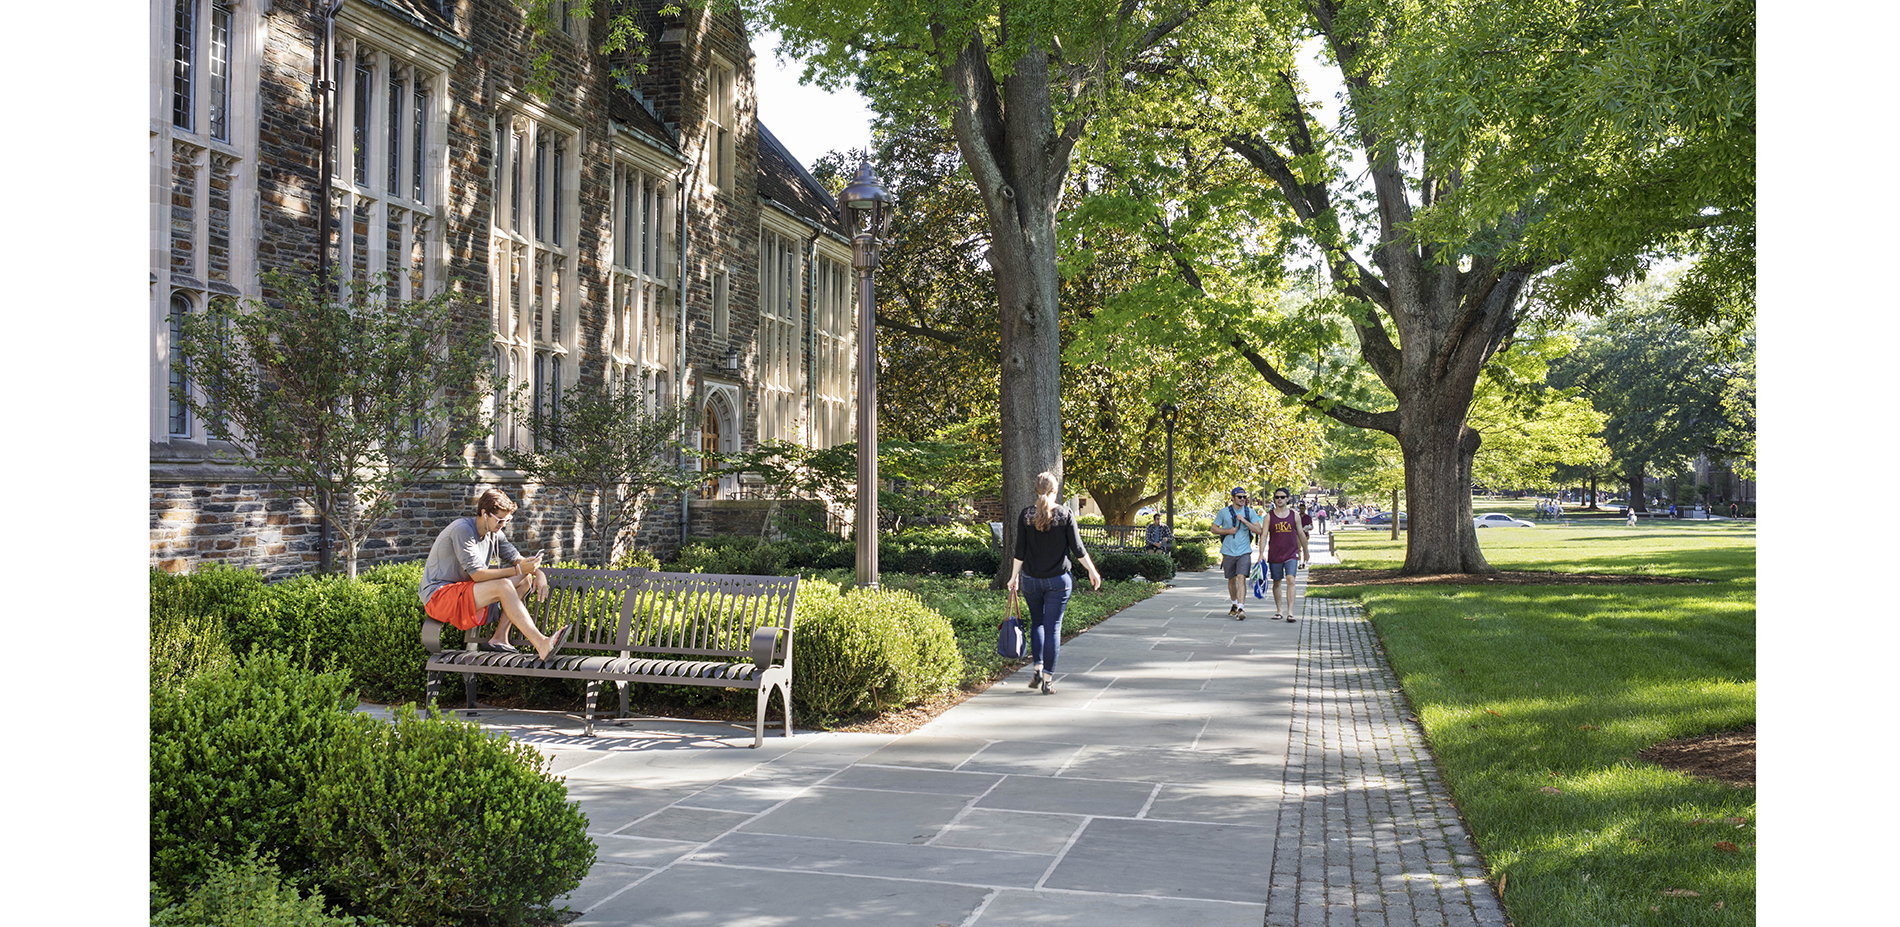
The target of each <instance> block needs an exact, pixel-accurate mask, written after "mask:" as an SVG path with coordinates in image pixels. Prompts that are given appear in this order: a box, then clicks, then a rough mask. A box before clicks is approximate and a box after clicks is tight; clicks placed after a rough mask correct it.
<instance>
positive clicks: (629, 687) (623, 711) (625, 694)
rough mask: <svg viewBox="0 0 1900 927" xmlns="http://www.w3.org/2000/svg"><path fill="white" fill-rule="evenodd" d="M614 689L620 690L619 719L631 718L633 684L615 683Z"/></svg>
mask: <svg viewBox="0 0 1900 927" xmlns="http://www.w3.org/2000/svg"><path fill="white" fill-rule="evenodd" d="M614 688H616V689H619V690H620V717H622V718H627V717H631V716H632V715H633V700H632V699H633V684H632V683H628V682H616V683H614Z"/></svg>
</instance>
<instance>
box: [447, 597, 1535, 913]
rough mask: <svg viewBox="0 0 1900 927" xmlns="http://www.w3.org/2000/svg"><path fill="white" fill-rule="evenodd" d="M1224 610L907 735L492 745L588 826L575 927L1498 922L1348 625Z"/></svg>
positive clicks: (516, 731)
mask: <svg viewBox="0 0 1900 927" xmlns="http://www.w3.org/2000/svg"><path fill="white" fill-rule="evenodd" d="M1303 585H1304V583H1303V582H1302V586H1303ZM1083 594H1086V593H1083ZM1226 604H1227V603H1226V593H1225V589H1224V585H1223V583H1222V581H1221V578H1220V576H1219V574H1218V573H1217V572H1211V571H1210V572H1203V573H1190V574H1182V575H1181V576H1180V577H1178V578H1177V581H1176V583H1175V584H1174V585H1173V586H1171V587H1170V588H1168V589H1166V590H1164V591H1163V592H1161V593H1160V594H1158V595H1156V596H1154V597H1152V598H1150V599H1148V600H1146V601H1143V602H1141V603H1138V604H1136V605H1134V606H1132V607H1130V608H1128V609H1126V610H1124V611H1123V612H1121V613H1120V614H1118V615H1116V616H1115V617H1113V618H1111V619H1109V620H1108V621H1105V622H1103V623H1102V624H1100V625H1098V626H1096V627H1095V628H1094V629H1092V630H1090V631H1089V632H1088V633H1086V634H1082V635H1080V636H1078V637H1076V638H1075V639H1074V640H1072V641H1070V642H1068V643H1065V644H1064V645H1063V647H1062V654H1061V665H1060V666H1059V667H1058V677H1057V679H1056V690H1057V691H1056V693H1055V694H1054V695H1051V696H1044V695H1042V694H1040V693H1036V692H1031V691H1030V690H1028V689H1026V688H1025V687H1024V685H1023V684H1024V683H1025V682H1026V681H1027V679H1028V672H1027V671H1026V670H1025V671H1022V672H1018V673H1017V674H1016V675H1015V676H1012V677H1010V678H1008V679H1005V680H1003V681H1001V682H999V683H997V684H996V685H995V686H992V687H991V688H990V689H988V690H986V691H984V692H982V693H980V694H978V695H976V696H974V697H972V698H970V699H969V700H967V701H965V702H963V703H962V704H960V705H958V706H956V707H954V708H952V709H950V710H949V711H947V712H945V713H944V714H943V715H941V716H940V717H938V718H936V719H935V720H933V721H932V722H931V723H929V724H928V725H926V726H924V727H923V728H921V729H919V730H917V731H916V732H914V733H911V734H907V735H881V734H843V733H817V732H802V731H801V732H800V733H799V734H798V735H797V736H795V737H792V738H789V739H786V738H774V737H768V738H767V740H766V744H765V746H764V747H761V748H759V749H757V750H753V749H748V748H747V747H746V746H745V745H746V744H748V743H750V741H751V736H750V733H749V731H747V730H742V729H740V728H739V727H735V726H731V725H725V724H715V723H700V722H680V721H667V720H656V719H635V720H632V721H629V722H621V723H612V724H606V725H602V726H600V728H599V730H600V731H601V736H599V737H595V738H581V737H576V736H573V735H574V732H575V731H576V730H577V729H578V726H577V724H576V723H575V722H574V721H572V720H570V719H569V718H567V717H565V716H559V715H549V714H547V713H528V712H491V711H487V710H484V711H482V712H481V713H480V716H479V717H478V718H477V720H480V721H482V722H483V723H484V724H488V725H490V726H491V727H494V728H496V729H500V730H504V731H507V732H508V733H509V734H510V735H511V736H514V737H516V738H518V739H520V740H522V741H525V742H528V743H531V744H534V745H535V746H536V747H537V748H538V749H540V750H541V751H542V752H543V753H545V754H547V755H548V756H550V757H551V758H552V760H553V769H554V771H555V772H556V773H559V774H562V775H564V776H565V777H566V778H567V781H568V787H569V792H570V795H571V797H572V798H573V799H574V800H576V801H578V802H579V803H580V805H581V808H582V809H583V810H584V811H586V812H587V814H588V818H589V831H590V833H591V835H592V836H593V838H594V840H595V842H596V843H597V844H599V847H600V851H599V859H598V862H597V863H596V864H595V866H594V869H593V871H592V872H591V873H590V874H589V876H588V878H587V879H586V881H585V882H584V883H583V884H582V885H581V887H580V888H579V889H577V890H576V891H575V892H574V893H573V894H572V895H571V896H569V897H568V898H567V899H565V903H566V904H568V905H569V906H571V907H573V908H574V909H576V910H580V911H583V912H585V913H584V914H583V915H582V916H581V918H580V919H578V920H577V921H575V924H576V925H604V924H636V923H637V924H643V925H688V924H691V925H714V924H717V925H768V924H769V925H774V927H784V925H804V924H813V925H815V924H836V923H866V924H869V923H877V924H880V925H909V924H918V925H939V924H943V925H952V927H976V925H1002V924H1021V923H1035V924H1068V925H1077V927H1082V925H1087V927H1121V925H1127V927H1136V925H1155V927H1163V925H1166V927H1181V925H1230V924H1231V925H1236V927H1240V925H1244V927H1259V925H1262V924H1269V925H1280V927H1313V925H1340V924H1353V925H1371V924H1379V925H1388V927H1396V925H1400V924H1404V925H1412V924H1447V925H1503V924H1504V923H1505V921H1504V917H1503V914H1502V911H1501V909H1500V908H1499V906H1498V903H1497V901H1496V898H1495V896H1494V895H1493V894H1492V892H1491V890H1490V888H1489V886H1488V885H1486V884H1485V882H1484V881H1483V878H1482V875H1483V874H1482V871H1481V869H1480V868H1479V866H1478V863H1477V860H1476V854H1475V852H1474V851H1473V849H1472V847H1471V844H1470V841H1469V839H1468V838H1467V837H1466V835H1465V833H1464V830H1463V828H1462V825H1461V824H1460V822H1459V820H1458V818H1457V815H1456V813H1455V812H1454V811H1453V810H1452V808H1451V805H1450V803H1449V801H1448V800H1447V798H1446V793H1445V790H1444V787H1443V785H1442V783H1441V782H1440V781H1439V779H1438V776H1437V771H1436V768H1435V767H1434V765H1433V764H1432V761H1431V757H1430V755H1429V754H1428V753H1427V752H1426V751H1425V749H1424V747H1423V744H1422V740H1421V738H1420V736H1419V733H1418V730H1417V728H1416V727H1415V726H1414V725H1410V724H1407V723H1406V722H1405V721H1404V720H1403V718H1404V717H1405V715H1406V712H1405V710H1404V706H1403V705H1402V701H1401V700H1402V696H1400V695H1399V694H1397V693H1396V692H1395V691H1393V690H1395V689H1396V688H1397V685H1396V682H1395V681H1394V679H1393V677H1392V675H1391V672H1390V670H1389V669H1388V668H1387V667H1386V666H1385V663H1384V660H1383V658H1382V656H1381V655H1380V653H1379V651H1378V649H1377V646H1376V644H1375V643H1374V641H1373V638H1372V634H1371V629H1370V627H1369V626H1368V625H1367V623H1366V622H1365V621H1364V620H1363V619H1362V617H1361V616H1360V615H1359V613H1358V611H1357V609H1356V608H1355V607H1353V606H1348V605H1343V604H1340V603H1335V602H1331V601H1327V600H1320V599H1314V600H1311V601H1307V600H1305V599H1304V597H1303V596H1302V607H1303V608H1302V610H1303V613H1304V614H1303V617H1302V619H1301V620H1300V621H1298V622H1296V623H1292V624H1288V623H1285V622H1271V621H1267V620H1265V619H1264V616H1262V617H1259V618H1250V619H1249V620H1247V621H1244V622H1242V621H1234V620H1232V619H1229V618H1228V617H1226ZM1254 604H1256V606H1257V607H1258V601H1257V600H1256V601H1255V603H1254ZM1265 608H1271V604H1270V601H1269V604H1267V605H1266V606H1265Z"/></svg>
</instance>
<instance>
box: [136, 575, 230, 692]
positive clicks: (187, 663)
mask: <svg viewBox="0 0 1900 927" xmlns="http://www.w3.org/2000/svg"><path fill="white" fill-rule="evenodd" d="M155 582H156V580H155ZM151 618H152V633H151V661H152V662H151V677H150V683H151V686H152V688H154V689H175V688H177V687H178V686H181V685H183V684H184V682H185V680H187V679H190V678H192V677H193V676H197V675H199V674H201V673H207V672H214V671H217V670H221V669H224V668H227V667H229V666H231V665H233V664H234V663H235V662H236V659H237V658H236V657H235V655H233V654H232V653H231V644H230V641H229V640H228V638H227V636H226V634H225V626H224V620H223V619H222V618H219V617H217V616H215V615H195V614H190V613H188V612H186V611H184V610H182V609H164V610H160V609H157V608H154V609H152V612H151Z"/></svg>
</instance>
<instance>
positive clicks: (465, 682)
mask: <svg viewBox="0 0 1900 927" xmlns="http://www.w3.org/2000/svg"><path fill="white" fill-rule="evenodd" d="M462 693H463V694H464V695H466V696H468V710H469V711H474V710H475V674H474V673H463V674H462Z"/></svg>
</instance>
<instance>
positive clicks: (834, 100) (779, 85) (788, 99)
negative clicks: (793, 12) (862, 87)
mask: <svg viewBox="0 0 1900 927" xmlns="http://www.w3.org/2000/svg"><path fill="white" fill-rule="evenodd" d="M752 51H753V53H754V54H756V55H757V56H758V61H757V63H756V65H755V69H754V70H755V74H754V80H755V81H756V82H757V86H758V92H759V121H760V122H763V123H765V125H766V127H767V128H769V129H771V130H772V134H773V135H776V136H778V140H779V141H781V142H783V143H784V144H785V147H786V148H787V149H788V150H790V151H791V153H792V157H795V158H797V159H798V162H799V163H800V164H803V165H804V166H805V169H806V170H810V169H811V165H812V162H813V161H816V160H818V159H819V157H821V156H823V155H824V154H825V153H827V152H829V151H833V150H839V151H843V150H847V149H851V148H869V147H870V146H871V118H872V114H871V110H870V108H869V107H868V106H866V105H865V102H864V98H863V97H861V96H858V94H857V92H856V91H853V90H850V89H846V90H842V91H840V92H838V93H826V92H825V91H823V90H821V89H819V88H817V87H815V86H814V87H807V86H801V85H800V84H799V83H798V75H799V74H800V72H802V71H804V69H805V66H804V63H803V62H799V61H791V60H787V61H786V62H785V63H784V65H783V66H781V65H780V64H779V60H778V33H776V32H761V33H759V34H758V35H756V36H754V37H753V39H752Z"/></svg>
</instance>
